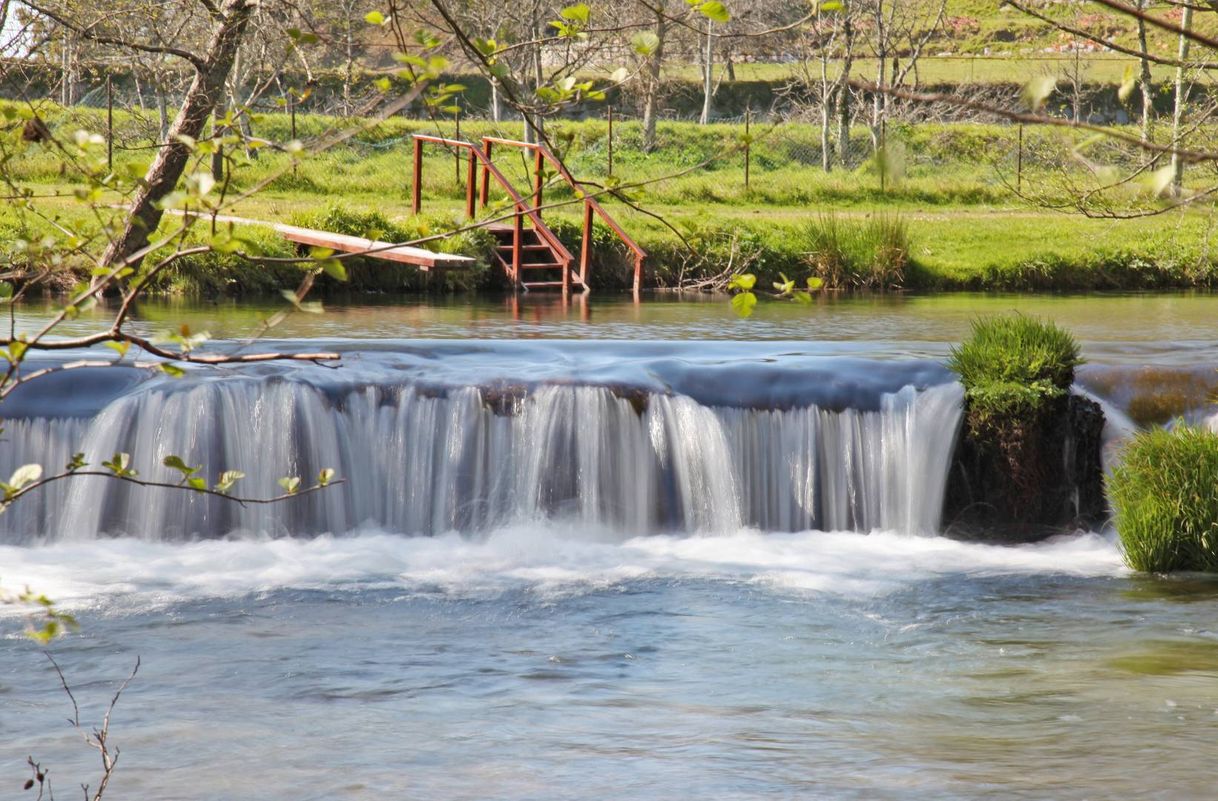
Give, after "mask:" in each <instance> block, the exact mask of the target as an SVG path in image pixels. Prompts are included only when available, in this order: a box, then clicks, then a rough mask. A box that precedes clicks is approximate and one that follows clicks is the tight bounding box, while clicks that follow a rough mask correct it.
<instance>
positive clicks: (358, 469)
mask: <svg viewBox="0 0 1218 801" xmlns="http://www.w3.org/2000/svg"><path fill="white" fill-rule="evenodd" d="M877 397H878V403H876V404H874V405H875V407H876V408H858V409H856V408H840V409H837V410H832V409H829V408H825V407H823V406H820V405H816V404H812V403H808V404H804V405H792V406H789V407H787V408H781V409H766V408H752V407H732V406H721V405H713V404H705V403H701V402H699V401H697V400H694V399H693V398H691V397H689V396H687V395H683V394H676V393H664V392H638V391H634V392H622V391H620V390H615V389H612V388H607V387H602V386H587V385H579V384H571V383H563V384H555V383H549V384H540V385H537V386H534V387H530V388H527V389H519V390H518V391H515V392H512V393H503V392H495V391H491V390H488V389H487V388H484V387H479V386H473V385H467V386H458V387H448V388H444V389H436V388H434V387H427V386H424V385H421V384H418V383H416V382H411V381H404V382H398V383H377V384H373V385H365V386H346V387H342V388H340V389H337V390H336V389H335V388H334V387H319V386H315V385H313V384H311V383H308V382H306V381H302V380H296V379H294V378H293V377H291V376H288V377H283V376H281V375H278V374H275V375H271V376H269V377H267V376H262V377H248V376H243V377H234V378H228V379H226V380H199V381H196V382H194V383H188V384H185V385H182V384H180V383H179V384H172V383H165V382H161V383H151V384H145V385H143V386H141V387H138V388H136V389H135V390H134V391H127V392H126V393H125V394H120V395H119V396H118V397H117V398H115V399H114V400H111V401H109V402H108V403H106V404H105V405H104V406H103V407H102V408H101V409H100V410H99V411H97V412H96V413H94V414H92V415H90V416H84V417H42V416H37V415H34V414H27V416H25V417H23V418H19V419H13V420H10V421H8V423H7V427H6V437H7V439H8V440H9V444H8V446H7V447H5V448H4V449H2V450H0V473H3V474H4V475H8V473H9V472H10V471H11V470H13V469H15V468H16V467H17V466H18V465H21V464H25V463H30V462H37V463H40V464H43V465H46V466H47V469H48V470H50V469H53V468H55V467H57V466H59V465H62V464H66V463H67V461H68V460H69V459H70V458H71V454H72V453H74V452H76V451H81V452H84V453H85V454H86V455H87V457H88V458H89V459H90V461H92V462H94V463H96V462H99V461H101V460H102V459H105V458H108V457H109V456H110V455H111V454H114V453H117V452H127V453H130V454H131V461H132V464H133V466H135V467H137V468H138V469H140V470H141V471H142V473H143V475H145V476H146V477H149V478H159V479H161V480H172V473H171V471H169V470H168V469H167V468H163V467H161V462H162V460H163V459H164V457H165V456H167V455H169V454H177V455H180V456H182V457H183V458H184V459H185V460H186V461H187V462H188V463H189V464H192V465H201V466H203V468H204V470H203V474H204V475H206V476H208V477H209V478H213V479H214V477H215V476H217V475H218V474H219V472H220V471H222V470H226V469H240V470H242V471H243V472H245V473H246V474H247V478H246V479H244V480H243V481H242V482H240V484H239V485H238V487H239V489H240V490H241V492H242V493H243V494H246V495H251V496H254V495H269V494H274V493H275V492H276V491H277V487H276V479H277V478H279V477H280V476H283V475H286V474H295V475H300V476H302V477H304V480H305V482H306V483H307V482H308V477H310V476H315V475H316V474H317V473H318V471H320V470H321V469H323V468H327V467H328V468H333V469H335V470H336V472H337V474H338V476H339V477H341V478H343V479H345V481H346V483H345V484H343V485H341V486H337V487H333V488H330V489H328V490H327V491H325V492H323V493H318V494H316V495H311V496H308V497H302V498H300V499H298V500H295V501H292V502H291V503H287V504H281V505H272V506H266V505H250V506H246V507H242V506H239V505H237V504H234V503H231V502H227V501H224V500H222V499H216V498H209V497H204V496H200V495H190V494H184V493H177V492H170V491H149V490H146V489H142V488H139V487H133V486H130V485H125V484H121V483H118V482H114V481H111V480H107V479H104V478H81V479H78V480H74V481H66V482H61V483H59V484H55V485H52V486H49V487H47V488H45V489H43V490H41V491H40V497H39V498H38V499H37V500H35V499H30V501H28V502H23V503H21V504H18V505H16V506H15V507H14V508H13V509H12V510H11V511H10V512H9V513H8V514H7V515H5V516H4V517H3V518H0V537H2V538H3V540H4V541H8V542H13V541H25V540H30V539H36V538H47V539H52V540H71V539H88V538H92V537H96V536H97V535H99V534H103V533H104V534H120V533H121V534H130V535H135V536H140V537H145V538H150V539H168V540H176V539H189V538H194V537H209V536H219V535H224V534H227V533H231V532H235V531H245V532H258V533H269V534H272V535H283V534H293V535H300V534H314V533H321V532H344V531H349V530H352V529H355V528H358V527H361V526H373V527H377V528H382V529H386V530H389V531H394V532H400V533H404V534H435V533H441V532H446V531H453V530H456V531H462V532H476V531H482V530H487V529H490V528H493V527H496V526H501V525H504V524H508V523H512V522H518V521H527V520H533V519H538V518H542V517H551V518H557V519H563V520H572V521H577V522H579V523H581V524H588V525H598V526H609V527H613V528H615V529H618V530H621V531H624V532H627V533H629V534H638V533H649V532H658V531H684V532H712V531H714V532H720V531H734V530H737V529H739V528H741V527H743V526H756V527H758V528H761V529H764V530H771V531H798V530H806V529H826V530H855V531H870V530H874V529H885V530H895V531H903V532H911V533H934V532H936V531H937V530H938V526H939V514H940V510H941V507H942V498H943V491H944V484H945V477H946V473H947V469H948V462H949V460H950V457H951V452H952V445H953V441H954V437H955V434H956V429H957V427H958V425H959V415H960V411H959V409H960V390H959V388H958V387H957V386H956V385H955V384H941V385H936V386H932V387H930V388H929V389H925V390H923V391H920V392H919V391H916V390H915V389H914V387H912V386H907V387H906V388H904V389H900V390H899V391H896V392H885V393H879V394H878V395H877Z"/></svg>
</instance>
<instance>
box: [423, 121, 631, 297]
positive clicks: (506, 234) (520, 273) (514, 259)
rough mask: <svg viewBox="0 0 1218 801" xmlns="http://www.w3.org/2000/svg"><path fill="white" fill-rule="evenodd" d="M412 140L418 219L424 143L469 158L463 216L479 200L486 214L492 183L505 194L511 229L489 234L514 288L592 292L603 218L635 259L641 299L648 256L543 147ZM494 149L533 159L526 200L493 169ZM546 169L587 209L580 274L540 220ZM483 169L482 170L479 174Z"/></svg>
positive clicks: (496, 226) (494, 228)
mask: <svg viewBox="0 0 1218 801" xmlns="http://www.w3.org/2000/svg"><path fill="white" fill-rule="evenodd" d="M413 138H414V186H413V193H412V198H411V200H412V203H411V206H412V208H413V209H414V213H415V214H418V213H419V208H420V206H421V204H422V174H423V145H424V144H425V143H431V144H436V145H442V146H444V147H446V148H449V149H451V150H452V151H453V152H455V153H457V154H460V153H461V152H462V151H466V152H468V154H469V158H468V162H467V173H466V180H465V212H466V216H468V217H469V218H470V219H473V218H474V217H475V215H476V211H477V208H478V201H479V199H480V200H481V206H482V208H483V209H485V208H487V204H488V196H489V192H490V185H491V181H492V179H493V180H494V182H495V183H497V184H498V185H499V188H500V189H501V190H503V192H505V193H506V195H507V198H508V200H509V201H510V206H511V207H512V209H513V210H512V211H511V212H509V216H510V218H511V220H512V222H511V224H504V223H502V222H496V223H491V224H488V225H487V226H486V229H487V230H488V231H490V233H491V235H492V236H494V237H495V240H496V243H497V244H496V247H495V260H496V261H497V262H498V263H499V266H500V267H502V268H503V270H504V272H505V273H506V274H507V276H508V278H509V279H510V280H511V281H512V285H513V286H514V287H516V288H517V289H522V290H524V291H525V292H528V291H530V290H535V289H560V290H562V292H563V294H564V295H565V294H566V293H567V292H569V291H570V290H571V289H572V288H575V289H578V290H580V291H582V292H587V291H588V288H589V287H588V271H589V268H590V266H591V260H592V221H593V217H594V216H595V215H599V216H600V218H601V219H602V220H603V221H604V223H605V224H606V225H608V226H609V228H610V229H612V230H613V232H614V233H616V234H617V236H618V238H619V239H620V240H621V241H622V243H623V244H624V245H625V246H626V247H627V249H629V250H630V251H631V252H632V253H633V254H634V291H635V293H636V295H637V293H638V291H639V289H640V287H641V284H642V277H643V261H644V259H646V258H647V252H646V251H645V250H643V249H642V248H641V247H639V245H638V243H637V242H635V241H634V240H633V239H631V238H630V236H629V235H628V234H627V233H626V232H625V231H624V230H622V227H621V226H620V225H618V224H617V221H615V220H614V219H613V218H612V217H610V216H609V213H608V212H607V211H605V209H604V208H603V207H602V206H601V205H600V203H598V202H597V200H596V198H595V196H594V194H595V192H593V191H590V190H589V189H587V188H585V186H584V185H583V184H582V183H581V182H579V181H577V180H575V178H574V177H573V176H572V175H571V173H570V172H569V171H568V170H567V168H566V166H564V165H563V163H562V161H561V160H559V159H558V158H557V157H556V156H555V155H554V154H553V153H551V152H550V151H549V150H548V149H547V148H546V147H545V146H544V145H539V144H534V143H530V142H517V141H515V140H512V139H498V138H495V137H489V136H488V137H483V138H482V144H481V146H479V145H476V144H473V143H472V142H463V141H461V140H458V139H445V138H443V137H438V136H428V135H425V134H415V135H414V137H413ZM494 145H499V146H501V147H503V146H506V147H510V148H517V149H521V150H524V151H526V152H527V153H530V154H531V157H532V163H533V168H532V173H533V185H532V187H530V191H529V194H528V195H527V196H526V195H522V194H521V193H520V192H519V191H518V190H517V189H516V188H515V187H514V186H513V185H512V182H511V181H510V180H508V178H507V177H506V176H505V175H504V174H503V172H502V171H500V170H499V168H498V167H496V166H495V163H494V162H493V161H492V159H491V148H492V146H494ZM458 163H460V162H458ZM547 164H549V165H550V167H551V168H552V169H551V172H550V173H549V174H550V176H551V177H555V178H557V179H561V180H562V181H565V182H566V183H567V185H568V186H570V187H571V188H572V189H574V190H575V193H576V197H577V198H579V200H577V201H576V202H577V203H579V204H580V205H581V206H582V207H583V236H582V239H581V243H580V257H579V269H578V270H575V269H573V267H574V265H575V257H574V256H573V255H572V254H571V251H569V250H567V248H566V247H565V246H564V245H563V243H562V242H560V241H559V239H558V236H557V235H555V233H554V232H553V231H552V230H550V228H549V226H547V225H546V224H545V222H543V221H542V218H541V210H542V208H543V203H542V192H543V189H544V184H545V178H546V175H547V172H546V165H547ZM479 168H481V169H480V170H479ZM479 171H481V174H482V181H481V186H479V181H478V174H479ZM526 198H527V199H526ZM500 219H502V217H501V218H500Z"/></svg>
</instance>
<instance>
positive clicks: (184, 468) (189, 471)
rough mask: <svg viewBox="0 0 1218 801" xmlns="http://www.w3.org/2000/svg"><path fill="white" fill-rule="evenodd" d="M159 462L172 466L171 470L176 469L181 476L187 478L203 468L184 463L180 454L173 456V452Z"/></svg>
mask: <svg viewBox="0 0 1218 801" xmlns="http://www.w3.org/2000/svg"><path fill="white" fill-rule="evenodd" d="M161 464H163V465H165V466H166V467H169V468H172V469H173V470H177V471H178V472H180V473H181V474H182V475H183V476H186V477H188V478H189V477H190V476H193V475H194V474H195V473H197V472H199V471H200V470H202V469H203V468H202V467H191V466H190V465H188V464H186V462H184V461H182V457H181V456H175V455H173V454H170V455H169V456H166V457H165V458H164V459H163V460H162V461H161Z"/></svg>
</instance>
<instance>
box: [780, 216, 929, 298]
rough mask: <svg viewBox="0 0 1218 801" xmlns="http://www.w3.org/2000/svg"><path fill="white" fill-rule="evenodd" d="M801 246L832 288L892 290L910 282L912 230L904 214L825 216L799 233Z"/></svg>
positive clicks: (808, 224) (820, 275) (815, 272)
mask: <svg viewBox="0 0 1218 801" xmlns="http://www.w3.org/2000/svg"><path fill="white" fill-rule="evenodd" d="M799 234H800V235H801V236H800V237H799V239H798V240H797V242H798V244H797V245H796V248H797V249H798V250H802V251H804V252H806V254H807V256H806V258H807V260H808V265H809V266H810V267H811V268H812V272H813V273H814V274H815V275H816V276H817V277H818V278H820V279H821V280H823V281H824V282H825V286H827V287H830V288H846V289H892V288H894V287H902V286H904V285H905V270H906V268H908V266H909V228H908V226H907V225H906V224H905V221H904V220H902V219H901V218H900V217H896V216H892V215H888V214H876V215H873V216H871V217H866V218H863V219H843V218H839V217H835V216H823V217H819V218H817V219H815V220H812V221H811V222H808V223H807V224H805V225H804V226H803V228H802V229H801V230H800V231H799Z"/></svg>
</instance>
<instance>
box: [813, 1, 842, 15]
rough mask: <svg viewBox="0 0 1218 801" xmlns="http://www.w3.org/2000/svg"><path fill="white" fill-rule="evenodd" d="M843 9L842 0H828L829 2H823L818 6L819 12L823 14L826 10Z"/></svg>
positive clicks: (817, 11)
mask: <svg viewBox="0 0 1218 801" xmlns="http://www.w3.org/2000/svg"><path fill="white" fill-rule="evenodd" d="M841 10H842V3H841V0H827V2H824V3H821V4H820V5H818V6H817V7H816V13H817V14H823V13H824V12H826V11H841Z"/></svg>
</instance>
